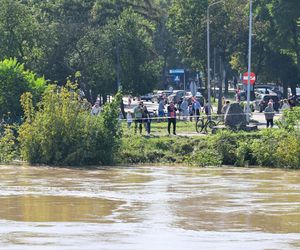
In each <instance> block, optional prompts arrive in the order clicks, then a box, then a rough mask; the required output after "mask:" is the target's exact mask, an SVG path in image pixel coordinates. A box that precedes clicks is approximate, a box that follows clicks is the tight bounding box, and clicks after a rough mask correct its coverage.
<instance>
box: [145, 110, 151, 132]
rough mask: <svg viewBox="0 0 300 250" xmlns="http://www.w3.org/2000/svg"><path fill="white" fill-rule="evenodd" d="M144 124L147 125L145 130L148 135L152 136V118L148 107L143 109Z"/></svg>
mask: <svg viewBox="0 0 300 250" xmlns="http://www.w3.org/2000/svg"><path fill="white" fill-rule="evenodd" d="M143 123H144V124H145V130H146V132H147V135H150V132H151V117H150V113H149V111H148V109H147V107H146V106H144V107H143Z"/></svg>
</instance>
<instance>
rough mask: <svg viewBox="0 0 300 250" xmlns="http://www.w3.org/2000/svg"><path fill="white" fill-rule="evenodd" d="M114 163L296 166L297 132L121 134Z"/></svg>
mask: <svg viewBox="0 0 300 250" xmlns="http://www.w3.org/2000/svg"><path fill="white" fill-rule="evenodd" d="M117 163H118V164H153V163H155V164H158V163H159V164H186V165H192V166H201V167H204V166H221V165H234V166H266V167H280V168H293V169H299V168H300V134H299V131H298V132H297V131H294V132H289V131H286V130H282V129H265V130H262V131H257V132H251V133H249V132H248V133H247V132H238V133H235V132H230V131H223V132H221V133H218V134H216V135H209V136H202V137H199V136H188V137H187V136H150V137H147V136H140V135H132V134H129V135H124V136H123V138H122V146H121V148H120V151H119V154H118V158H117Z"/></svg>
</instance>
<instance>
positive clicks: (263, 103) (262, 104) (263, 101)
mask: <svg viewBox="0 0 300 250" xmlns="http://www.w3.org/2000/svg"><path fill="white" fill-rule="evenodd" d="M271 99H272V100H273V107H274V110H275V111H278V110H279V108H280V100H279V98H278V96H277V95H270V94H266V95H260V96H257V99H256V101H255V102H254V103H255V109H256V110H258V111H259V112H263V111H264V109H265V108H266V107H267V105H268V102H269V101H270V100H271Z"/></svg>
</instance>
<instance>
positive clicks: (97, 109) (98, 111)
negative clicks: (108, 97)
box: [91, 102, 101, 115]
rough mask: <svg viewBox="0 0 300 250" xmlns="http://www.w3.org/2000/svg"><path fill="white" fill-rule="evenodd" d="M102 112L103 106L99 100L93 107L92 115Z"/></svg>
mask: <svg viewBox="0 0 300 250" xmlns="http://www.w3.org/2000/svg"><path fill="white" fill-rule="evenodd" d="M100 113H101V107H100V105H99V103H98V102H96V103H95V105H94V106H93V107H92V111H91V115H99V114H100Z"/></svg>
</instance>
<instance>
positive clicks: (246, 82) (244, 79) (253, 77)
mask: <svg viewBox="0 0 300 250" xmlns="http://www.w3.org/2000/svg"><path fill="white" fill-rule="evenodd" d="M255 80H256V76H255V74H254V73H253V72H250V84H251V85H253V84H254V83H255ZM243 83H244V84H248V72H246V73H244V74H243Z"/></svg>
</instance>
